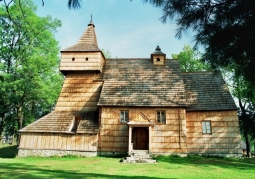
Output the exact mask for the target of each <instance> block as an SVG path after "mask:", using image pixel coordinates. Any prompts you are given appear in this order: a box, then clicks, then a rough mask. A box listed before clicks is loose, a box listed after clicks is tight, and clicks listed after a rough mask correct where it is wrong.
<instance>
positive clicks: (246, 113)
mask: <svg viewBox="0 0 255 179" xmlns="http://www.w3.org/2000/svg"><path fill="white" fill-rule="evenodd" d="M234 69H235V68H234V67H232V68H230V69H228V70H224V72H223V73H224V74H225V76H228V77H230V78H231V79H230V80H228V81H229V82H230V83H229V84H228V85H229V87H230V89H231V91H232V95H233V96H234V97H235V99H236V101H237V102H238V106H239V111H238V112H239V123H240V130H241V133H242V135H243V138H244V140H245V143H246V150H247V157H250V156H251V155H250V148H251V147H250V143H251V141H252V140H255V112H254V107H255V90H254V87H253V86H251V83H249V82H247V81H246V80H245V78H243V77H240V76H239V75H238V73H237V72H236V71H235V70H234ZM226 74H227V75H226Z"/></svg>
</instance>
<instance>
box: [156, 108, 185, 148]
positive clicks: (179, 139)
mask: <svg viewBox="0 0 255 179" xmlns="http://www.w3.org/2000/svg"><path fill="white" fill-rule="evenodd" d="M155 110H158V108H156V109H155ZM155 110H151V117H152V118H151V119H152V120H153V122H155V126H154V127H153V128H152V148H151V152H153V153H186V152H187V144H186V142H187V141H186V118H185V109H179V108H173V109H168V108H163V109H162V110H165V111H166V124H157V123H156V115H155ZM153 114H154V116H152V115H153Z"/></svg>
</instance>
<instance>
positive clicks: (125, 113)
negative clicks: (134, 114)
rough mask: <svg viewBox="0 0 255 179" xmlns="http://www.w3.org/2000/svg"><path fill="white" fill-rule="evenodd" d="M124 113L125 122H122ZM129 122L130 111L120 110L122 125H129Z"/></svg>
mask: <svg viewBox="0 0 255 179" xmlns="http://www.w3.org/2000/svg"><path fill="white" fill-rule="evenodd" d="M122 113H123V117H124V120H122ZM128 122H129V110H120V123H128Z"/></svg>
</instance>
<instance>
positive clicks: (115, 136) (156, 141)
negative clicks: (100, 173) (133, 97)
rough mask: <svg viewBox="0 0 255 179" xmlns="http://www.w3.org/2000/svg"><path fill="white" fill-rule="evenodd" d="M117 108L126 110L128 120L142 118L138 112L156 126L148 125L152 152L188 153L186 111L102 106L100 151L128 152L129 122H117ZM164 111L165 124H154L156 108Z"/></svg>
mask: <svg viewBox="0 0 255 179" xmlns="http://www.w3.org/2000/svg"><path fill="white" fill-rule="evenodd" d="M120 110H128V111H129V120H130V121H131V120H139V121H142V120H144V119H143V117H142V116H141V113H142V114H143V115H144V116H146V118H147V119H149V120H150V121H151V122H152V123H155V125H154V126H153V127H152V128H151V152H154V153H163V152H167V153H181V152H184V153H186V152H187V146H186V122H185V110H184V109H178V108H172V109H169V108H153V107H151V108H142V107H140V108H139V107H138V108H134V107H103V108H102V113H101V125H100V140H99V144H98V146H99V149H98V150H99V151H102V152H128V135H129V131H128V125H127V123H121V122H120ZM158 110H162V111H165V112H166V124H157V123H156V111H158Z"/></svg>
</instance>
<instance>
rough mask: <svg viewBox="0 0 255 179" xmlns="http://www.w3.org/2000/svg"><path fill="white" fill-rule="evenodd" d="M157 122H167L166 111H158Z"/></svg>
mask: <svg viewBox="0 0 255 179" xmlns="http://www.w3.org/2000/svg"><path fill="white" fill-rule="evenodd" d="M157 123H161V124H165V123H166V115H165V111H157Z"/></svg>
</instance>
